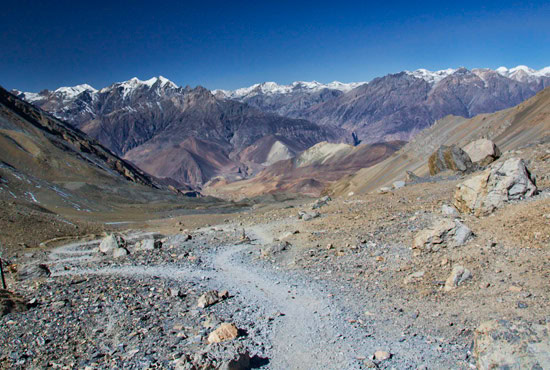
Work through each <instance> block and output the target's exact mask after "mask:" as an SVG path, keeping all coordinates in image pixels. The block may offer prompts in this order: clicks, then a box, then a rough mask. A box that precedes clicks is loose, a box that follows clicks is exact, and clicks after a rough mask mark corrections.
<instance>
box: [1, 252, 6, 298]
mask: <svg viewBox="0 0 550 370" xmlns="http://www.w3.org/2000/svg"><path fill="white" fill-rule="evenodd" d="M2 264H3V261H2V243H0V275H2V287H3V288H4V289H7V288H6V279H4V267H3V266H2Z"/></svg>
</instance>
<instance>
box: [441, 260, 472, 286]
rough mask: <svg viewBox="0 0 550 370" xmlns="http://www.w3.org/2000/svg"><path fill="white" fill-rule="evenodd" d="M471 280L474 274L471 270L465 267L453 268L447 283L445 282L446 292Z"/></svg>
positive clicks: (457, 266)
mask: <svg viewBox="0 0 550 370" xmlns="http://www.w3.org/2000/svg"><path fill="white" fill-rule="evenodd" d="M471 278H472V273H471V271H470V270H468V269H467V268H465V267H464V266H460V265H456V266H454V267H453V271H452V272H451V275H449V277H448V278H447V281H445V291H446V292H449V291H451V290H453V289H455V288H456V287H458V286H459V285H461V284H463V283H464V282H465V281H467V280H469V279H471Z"/></svg>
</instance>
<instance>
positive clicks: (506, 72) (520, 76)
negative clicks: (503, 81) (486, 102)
mask: <svg viewBox="0 0 550 370" xmlns="http://www.w3.org/2000/svg"><path fill="white" fill-rule="evenodd" d="M495 72H497V73H498V74H500V75H502V76H505V77H508V78H511V79H513V80H516V81H521V82H528V81H534V80H536V79H537V78H540V77H550V66H549V67H545V68H542V69H539V70H538V71H537V70H535V69H532V68H529V67H527V66H524V65H519V66H517V67H514V68H510V69H508V68H506V67H498V68H497V69H496V70H495Z"/></svg>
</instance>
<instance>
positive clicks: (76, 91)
mask: <svg viewBox="0 0 550 370" xmlns="http://www.w3.org/2000/svg"><path fill="white" fill-rule="evenodd" d="M84 91H89V92H92V93H95V92H97V90H96V89H94V88H93V87H92V86H90V85H88V84H81V85H76V86H63V87H60V88H58V89H56V90H54V93H55V94H59V95H60V96H61V98H62V99H63V100H72V99H74V98H76V97H77V96H78V95H80V94H82V93H83V92H84Z"/></svg>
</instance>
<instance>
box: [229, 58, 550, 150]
mask: <svg viewBox="0 0 550 370" xmlns="http://www.w3.org/2000/svg"><path fill="white" fill-rule="evenodd" d="M333 86H334V85H333ZM336 86H341V87H340V88H339V89H335V88H331V87H330V85H319V84H314V85H313V86H312V87H314V88H312V87H310V85H308V84H307V83H294V84H292V85H289V86H279V85H276V84H273V83H264V84H261V85H254V86H251V87H250V88H245V89H238V90H235V91H232V92H224V93H223V96H225V97H226V98H227V99H237V100H239V101H242V102H246V103H247V104H250V105H252V106H255V107H257V108H259V109H262V110H264V111H267V112H272V113H277V114H280V115H283V116H288V117H293V118H303V119H307V120H309V121H311V122H315V123H317V124H319V125H333V126H337V127H340V128H343V129H345V130H346V132H347V133H351V132H355V133H356V135H357V136H358V139H359V140H361V141H363V142H368V143H374V142H381V141H391V140H405V141H408V140H409V139H410V138H411V137H412V136H414V135H415V134H416V133H417V132H419V131H420V130H422V129H423V128H425V127H428V126H431V125H432V124H433V123H434V122H435V121H436V120H438V119H441V118H443V117H445V116H446V115H449V114H453V115H457V116H462V117H466V118H470V117H473V116H475V115H477V114H480V113H492V112H495V111H497V110H501V109H505V108H509V107H511V106H514V105H517V104H519V103H521V102H522V101H524V100H526V99H528V98H530V97H532V96H533V95H535V94H536V93H537V92H539V91H540V90H542V89H544V88H545V87H547V86H550V67H546V68H543V69H541V70H538V71H537V70H533V69H531V68H529V67H526V66H517V67H515V68H511V69H508V68H506V67H500V68H497V69H496V70H491V69H486V68H485V69H483V68H477V69H472V70H468V69H466V68H458V69H452V68H450V69H445V70H440V71H435V72H432V71H428V70H426V69H418V70H416V71H413V72H410V71H404V72H401V73H397V74H389V75H386V76H384V77H379V78H375V79H374V80H372V81H370V82H369V83H357V84H354V83H352V84H339V85H336ZM347 138H348V139H349V136H348V137H347Z"/></svg>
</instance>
